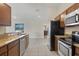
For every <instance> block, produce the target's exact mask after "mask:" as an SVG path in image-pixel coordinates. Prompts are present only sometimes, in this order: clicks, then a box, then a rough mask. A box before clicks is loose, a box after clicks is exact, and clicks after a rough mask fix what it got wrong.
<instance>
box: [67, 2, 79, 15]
mask: <svg viewBox="0 0 79 59" xmlns="http://www.w3.org/2000/svg"><path fill="white" fill-rule="evenodd" d="M78 8H79V3H75V4H73V5H72V6H70V7H69V8H68V9H67V14H69V13H71V12H73V11H75V10H76V9H78Z"/></svg>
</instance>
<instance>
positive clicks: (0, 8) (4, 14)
mask: <svg viewBox="0 0 79 59" xmlns="http://www.w3.org/2000/svg"><path fill="white" fill-rule="evenodd" d="M10 25H11V7H10V6H9V5H7V4H5V3H0V26H10Z"/></svg>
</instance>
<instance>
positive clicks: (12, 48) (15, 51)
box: [8, 40, 20, 56]
mask: <svg viewBox="0 0 79 59" xmlns="http://www.w3.org/2000/svg"><path fill="white" fill-rule="evenodd" d="M19 47H20V46H19V40H16V41H14V42H12V43H10V44H8V56H19V55H20V48H19Z"/></svg>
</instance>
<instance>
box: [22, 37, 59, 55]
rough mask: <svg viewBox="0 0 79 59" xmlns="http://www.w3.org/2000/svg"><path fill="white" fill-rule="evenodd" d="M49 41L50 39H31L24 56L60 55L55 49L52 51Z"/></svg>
mask: <svg viewBox="0 0 79 59" xmlns="http://www.w3.org/2000/svg"><path fill="white" fill-rule="evenodd" d="M48 43H49V40H48V39H38V38H37V39H29V46H28V48H27V50H26V51H25V53H24V56H58V55H57V53H56V52H55V51H53V52H51V51H50V49H49V48H48Z"/></svg>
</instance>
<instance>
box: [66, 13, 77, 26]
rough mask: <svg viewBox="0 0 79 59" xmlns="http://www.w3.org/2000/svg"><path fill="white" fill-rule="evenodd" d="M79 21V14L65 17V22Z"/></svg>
mask: <svg viewBox="0 0 79 59" xmlns="http://www.w3.org/2000/svg"><path fill="white" fill-rule="evenodd" d="M77 22H79V14H75V15H73V16H70V17H67V18H65V24H72V23H77Z"/></svg>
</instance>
